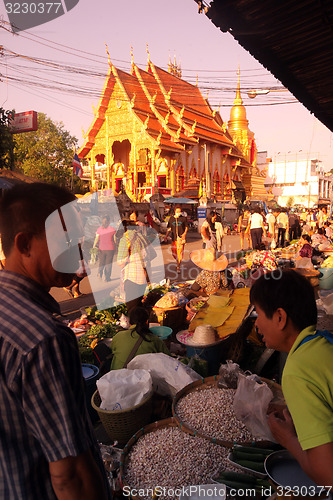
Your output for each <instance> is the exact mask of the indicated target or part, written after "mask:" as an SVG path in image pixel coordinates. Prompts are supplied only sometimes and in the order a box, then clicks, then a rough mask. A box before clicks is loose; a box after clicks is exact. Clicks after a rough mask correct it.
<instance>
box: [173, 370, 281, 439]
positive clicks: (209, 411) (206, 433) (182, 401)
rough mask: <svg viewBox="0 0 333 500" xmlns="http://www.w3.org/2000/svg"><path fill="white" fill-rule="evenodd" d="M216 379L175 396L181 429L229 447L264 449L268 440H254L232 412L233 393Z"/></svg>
mask: <svg viewBox="0 0 333 500" xmlns="http://www.w3.org/2000/svg"><path fill="white" fill-rule="evenodd" d="M218 378H219V377H218V375H214V376H213V377H207V378H204V379H201V380H198V381H196V382H193V383H192V384H189V385H187V386H186V387H184V388H183V389H181V390H180V391H179V392H178V393H177V394H176V395H175V397H174V399H173V403H172V413H173V416H174V418H175V420H176V422H177V423H178V425H179V426H180V428H181V429H182V430H184V431H186V432H190V433H191V434H193V435H196V436H201V437H203V438H205V439H208V440H210V441H212V442H213V443H217V444H219V445H221V446H226V447H228V448H232V447H233V445H234V443H235V442H237V443H241V444H252V443H253V442H256V445H257V446H263V447H265V446H266V447H267V444H268V442H267V441H260V440H256V439H255V438H254V437H253V436H252V434H251V433H250V432H249V430H248V429H247V428H246V426H245V425H244V424H243V422H241V421H240V420H238V419H237V417H236V415H235V413H234V410H233V400H234V396H235V393H236V390H235V389H225V388H220V387H219V386H218ZM264 381H266V380H264ZM272 384H274V383H272ZM275 385H276V386H277V384H275Z"/></svg>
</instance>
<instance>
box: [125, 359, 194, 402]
mask: <svg viewBox="0 0 333 500" xmlns="http://www.w3.org/2000/svg"><path fill="white" fill-rule="evenodd" d="M127 368H128V369H130V370H133V369H138V368H144V369H146V370H149V372H150V374H151V377H152V380H153V387H154V392H156V393H158V394H160V395H161V396H171V397H173V396H174V395H175V394H177V392H178V391H180V389H182V388H183V387H185V386H186V385H188V384H191V383H192V382H195V381H196V380H200V379H201V377H200V375H199V374H198V373H197V372H195V371H194V370H192V368H190V367H189V366H186V365H184V364H183V363H181V361H179V360H178V359H175V358H172V357H171V356H168V355H167V354H163V353H150V354H139V355H138V356H135V358H133V359H132V361H130V362H129V363H128V365H127Z"/></svg>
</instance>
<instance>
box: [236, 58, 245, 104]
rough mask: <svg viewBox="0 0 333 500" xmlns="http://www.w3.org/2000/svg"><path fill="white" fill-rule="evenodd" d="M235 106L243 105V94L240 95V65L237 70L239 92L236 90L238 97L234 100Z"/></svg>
mask: <svg viewBox="0 0 333 500" xmlns="http://www.w3.org/2000/svg"><path fill="white" fill-rule="evenodd" d="M234 104H243V101H242V97H241V93H240V70H239V64H238V68H237V90H236V97H235V100H234Z"/></svg>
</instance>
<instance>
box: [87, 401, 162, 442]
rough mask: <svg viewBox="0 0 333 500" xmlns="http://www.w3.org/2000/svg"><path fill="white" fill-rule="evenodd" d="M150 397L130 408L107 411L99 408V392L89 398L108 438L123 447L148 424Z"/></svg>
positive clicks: (149, 418)
mask: <svg viewBox="0 0 333 500" xmlns="http://www.w3.org/2000/svg"><path fill="white" fill-rule="evenodd" d="M152 397H153V394H152V393H151V394H150V395H148V396H147V397H146V398H145V399H144V400H143V401H141V403H139V404H138V405H136V406H133V407H132V408H127V409H125V410H116V411H109V410H103V409H102V408H100V407H99V405H100V404H101V397H100V395H99V392H98V391H95V392H94V394H93V395H92V398H91V405H92V407H93V408H94V409H95V410H96V411H97V413H98V415H99V418H100V420H101V422H102V424H103V427H104V429H105V431H106V432H107V434H108V436H109V437H110V438H111V439H112V440H113V441H118V443H119V445H120V446H123V445H124V444H126V443H127V441H128V440H129V439H130V437H131V436H133V434H134V433H135V432H136V431H137V430H138V429H140V428H141V427H143V426H145V425H147V424H148V423H149V422H150V420H151V416H152V410H153V403H152Z"/></svg>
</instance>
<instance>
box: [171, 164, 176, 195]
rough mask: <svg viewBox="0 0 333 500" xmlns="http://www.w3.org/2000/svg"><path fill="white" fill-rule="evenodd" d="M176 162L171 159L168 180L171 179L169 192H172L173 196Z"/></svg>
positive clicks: (174, 192)
mask: <svg viewBox="0 0 333 500" xmlns="http://www.w3.org/2000/svg"><path fill="white" fill-rule="evenodd" d="M176 163H177V160H174V159H172V160H171V167H170V180H171V194H172V196H174V195H175V194H176V172H175V165H176Z"/></svg>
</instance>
